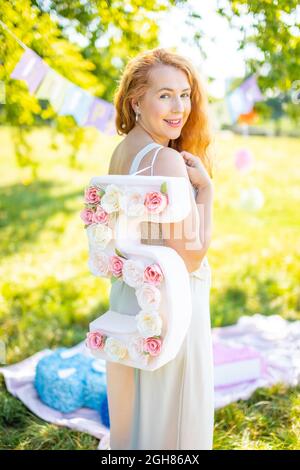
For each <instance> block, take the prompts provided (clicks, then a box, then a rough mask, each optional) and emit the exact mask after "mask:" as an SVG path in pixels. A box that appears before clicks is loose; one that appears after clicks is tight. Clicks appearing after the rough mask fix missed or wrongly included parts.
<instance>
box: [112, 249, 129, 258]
mask: <svg viewBox="0 0 300 470" xmlns="http://www.w3.org/2000/svg"><path fill="white" fill-rule="evenodd" d="M115 252H116V254H117V255H118V256H120V257H121V258H124V259H127V258H126V256H124V255H122V253H121V252H120V251H119V250H118V248H115Z"/></svg>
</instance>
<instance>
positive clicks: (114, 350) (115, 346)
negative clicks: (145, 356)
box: [104, 338, 127, 361]
mask: <svg viewBox="0 0 300 470" xmlns="http://www.w3.org/2000/svg"><path fill="white" fill-rule="evenodd" d="M104 351H105V352H106V353H107V355H108V356H109V357H110V358H111V359H113V360H117V361H118V360H120V359H124V357H125V356H126V353H127V348H126V346H125V345H124V344H123V343H122V342H121V341H119V340H118V339H116V338H107V339H106V341H105V345H104Z"/></svg>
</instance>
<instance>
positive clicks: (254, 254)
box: [0, 0, 300, 449]
mask: <svg viewBox="0 0 300 470" xmlns="http://www.w3.org/2000/svg"><path fill="white" fill-rule="evenodd" d="M0 20H1V22H2V27H1V24H0V81H1V99H2V101H1V100H0V101H1V104H0V124H1V125H0V174H1V177H0V192H1V197H0V204H1V205H0V228H1V232H0V233H1V237H0V244H1V264H0V283H1V284H0V321H1V325H0V328H1V331H0V338H1V341H2V342H3V343H4V344H5V347H6V351H5V352H6V355H5V361H6V363H7V364H12V363H15V362H18V361H21V360H22V359H25V358H26V357H28V356H30V355H32V354H34V353H35V352H37V351H39V350H41V349H44V348H56V347H59V346H66V347H70V346H72V345H74V344H77V343H79V342H80V341H82V340H83V339H84V337H85V335H86V331H87V329H88V324H89V322H91V321H92V320H93V319H94V318H96V317H97V316H99V314H100V313H101V312H104V311H106V310H107V308H108V293H109V290H108V289H109V285H110V284H109V281H108V280H105V279H99V278H95V277H94V276H92V275H91V273H90V272H89V270H88V267H87V256H88V252H87V241H86V234H85V231H84V229H83V222H82V220H81V219H80V217H79V212H80V210H81V209H82V204H83V190H84V187H85V186H86V185H87V184H88V182H89V180H90V177H91V176H93V175H101V174H105V173H106V172H107V170H108V165H109V159H110V156H111V154H112V152H113V149H114V148H115V146H116V145H117V144H118V143H119V142H120V140H121V139H122V137H120V136H117V135H111V134H108V133H107V134H106V133H105V132H101V131H99V130H98V129H96V128H93V127H83V126H79V125H78V124H77V123H76V120H75V119H74V118H73V117H72V116H70V115H69V116H68V115H64V116H61V115H58V114H57V113H56V112H55V110H54V109H53V108H52V107H51V104H50V103H49V102H47V101H45V100H38V99H37V98H36V97H35V96H34V95H33V94H31V93H30V92H29V91H28V87H27V85H26V83H25V82H24V81H21V80H16V79H13V78H11V73H12V71H13V69H14V67H15V66H16V64H17V63H18V61H19V60H20V58H21V56H22V54H23V52H24V50H23V49H22V47H21V45H20V43H18V41H17V40H16V38H18V39H19V41H21V44H22V43H23V44H25V45H26V46H27V47H29V48H31V49H32V50H33V51H35V52H36V53H37V54H38V55H39V56H40V57H42V58H43V60H45V61H46V62H47V63H48V64H49V65H50V67H52V68H53V69H54V70H55V71H57V72H58V73H59V74H61V75H62V76H64V77H65V78H67V79H68V80H70V81H71V82H72V83H74V84H75V85H77V86H79V87H81V88H82V89H84V90H86V91H88V92H89V93H91V94H92V95H93V96H96V97H99V98H102V99H103V100H105V101H107V102H108V103H112V101H113V94H114V90H115V88H116V83H117V80H118V79H119V77H120V74H121V71H122V68H123V67H124V65H125V64H126V62H127V61H128V59H129V58H130V57H133V56H134V55H135V54H137V53H138V52H139V51H142V50H145V49H150V48H153V47H157V46H162V47H169V48H173V50H174V51H178V52H179V53H183V54H186V55H187V56H189V57H190V58H191V59H192V60H193V61H194V63H195V64H197V67H199V70H200V72H201V73H202V74H203V76H204V77H205V79H206V81H207V85H208V91H209V100H210V105H211V110H212V116H213V120H214V128H215V133H214V154H215V157H214V158H215V172H214V187H215V203H214V234H213V240H212V243H211V246H210V248H209V252H208V258H209V262H210V265H211V268H212V276H213V283H212V289H211V318H212V326H213V327H217V326H226V325H232V324H234V323H235V322H236V321H237V320H238V318H240V317H241V316H242V315H254V314H255V313H260V314H262V315H273V314H278V315H280V316H282V317H283V318H285V319H287V320H299V319H300V285H299V279H300V263H299V260H300V247H299V225H300V224H299V222H300V215H299V202H300V184H299V183H300V165H299V150H300V145H299V144H300V132H299V121H300V110H299V108H300V107H299V99H298V97H297V89H298V90H299V89H300V86H299V79H300V35H299V25H300V12H299V6H297V2H296V1H293V0H291V1H287V0H286V1H285V0H278V1H277V2H271V1H267V0H264V1H258V0H254V1H251V2H247V1H243V0H239V1H227V0H224V1H212V2H206V3H204V2H202V1H199V2H195V1H193V2H192V1H152V0H146V1H145V0H144V1H143V2H140V1H139V0H131V1H124V2H117V1H114V0H112V1H110V2H107V1H102V0H101V1H100V0H90V1H80V0H78V1H76V2H74V1H72V2H71V1H67V0H66V1H64V2H61V1H55V0H54V1H52V0H48V1H42V0H41V1H29V0H24V1H22V2H15V1H3V0H0ZM3 24H4V25H5V26H6V27H3ZM7 28H8V29H9V31H10V32H9V31H8V30H7ZM11 33H13V35H12V34H11ZM175 34H176V37H174V35H175ZM251 74H256V76H257V83H258V86H259V89H260V90H261V93H262V95H263V100H260V101H258V102H257V103H255V106H254V108H253V111H252V114H251V113H249V116H248V117H247V116H246V117H244V120H235V121H233V120H232V119H229V120H228V113H226V106H227V104H226V99H225V96H226V94H228V93H230V91H232V90H235V89H237V87H239V85H240V84H241V83H242V82H243V80H244V79H245V77H247V76H251ZM297 87H298V88H297ZM221 116H222V118H221ZM242 149H243V150H244V151H246V152H247V153H248V155H251V157H252V165H251V167H250V168H249V169H248V171H240V170H239V168H238V167H237V166H236V164H235V163H236V160H235V158H236V155H237V154H238V152H240V151H241V150H242ZM245 188H257V189H258V190H259V195H260V196H262V199H261V198H258V199H259V200H258V201H257V200H256V199H255V196H252V197H254V200H253V199H252V200H251V198H250V203H249V204H242V203H241V199H240V198H241V191H242V190H243V189H245ZM256 196H257V194H256ZM248 202H249V201H248ZM96 447H97V440H96V439H95V438H93V437H92V436H90V435H88V434H85V433H79V432H75V431H71V430H70V429H67V428H62V427H57V426H55V425H52V424H49V423H47V422H45V421H43V420H41V419H39V418H38V417H36V416H35V415H33V414H32V413H31V412H30V411H29V410H28V409H27V408H26V407H25V406H24V405H23V404H22V403H21V402H20V401H19V400H17V399H16V398H14V397H12V396H11V395H10V394H9V393H8V392H7V390H6V387H5V383H4V379H3V377H2V376H1V388H0V448H1V449H93V448H96ZM299 447H300V387H299V386H298V387H287V386H286V385H284V384H277V385H274V386H273V387H271V388H268V389H264V388H261V389H258V390H257V391H255V393H254V394H253V395H252V396H251V398H250V399H249V400H239V401H237V402H236V403H232V404H230V405H228V406H225V407H223V408H222V409H219V410H217V412H216V421H215V435H214V449H299Z"/></svg>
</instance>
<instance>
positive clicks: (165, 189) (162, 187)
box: [160, 181, 167, 194]
mask: <svg viewBox="0 0 300 470" xmlns="http://www.w3.org/2000/svg"><path fill="white" fill-rule="evenodd" d="M160 192H161V193H165V194H166V193H167V182H166V181H164V182H163V183H162V184H161V186H160Z"/></svg>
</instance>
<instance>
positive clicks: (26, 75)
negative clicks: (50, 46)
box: [1, 22, 116, 135]
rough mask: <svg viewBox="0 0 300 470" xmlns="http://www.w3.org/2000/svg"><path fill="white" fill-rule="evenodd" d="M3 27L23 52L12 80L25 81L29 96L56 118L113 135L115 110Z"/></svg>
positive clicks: (114, 130)
mask: <svg viewBox="0 0 300 470" xmlns="http://www.w3.org/2000/svg"><path fill="white" fill-rule="evenodd" d="M1 24H2V22H1ZM2 25H3V26H4V27H5V29H6V30H7V31H8V32H10V33H11V34H12V36H13V37H14V38H15V39H16V40H17V42H18V43H19V44H20V45H21V46H22V47H23V49H24V53H23V55H22V57H21V59H20V60H19V62H18V63H17V65H16V66H15V68H14V70H13V72H12V73H11V75H10V76H11V78H14V79H17V80H25V82H26V83H27V86H28V89H29V91H30V93H32V94H34V95H35V96H36V98H38V99H47V100H49V102H50V103H51V105H52V107H53V109H54V110H55V111H56V112H57V113H58V114H59V115H71V116H73V117H74V119H75V120H76V122H77V124H78V125H79V126H84V127H87V126H93V127H96V129H98V130H100V131H101V132H104V133H106V134H108V135H115V134H116V127H115V123H114V117H115V109H114V106H113V105H112V104H111V103H109V102H108V101H105V100H103V99H101V98H96V97H95V96H92V95H91V94H90V93H88V92H87V91H86V90H83V89H82V88H81V87H79V86H77V85H75V84H74V83H72V82H71V81H70V80H68V79H66V78H65V77H63V76H62V75H61V74H59V73H58V72H56V71H55V70H53V69H52V68H51V67H50V66H49V65H48V64H47V63H46V62H44V60H43V59H42V58H41V57H40V56H39V55H38V54H36V53H35V52H34V51H33V50H32V49H30V48H29V47H27V46H25V44H23V43H22V42H21V41H20V40H19V39H18V38H17V37H15V35H14V34H13V33H12V32H11V31H10V30H9V28H8V27H6V25H5V24H4V23H3V24H2Z"/></svg>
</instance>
